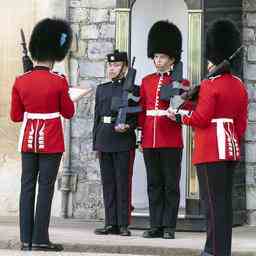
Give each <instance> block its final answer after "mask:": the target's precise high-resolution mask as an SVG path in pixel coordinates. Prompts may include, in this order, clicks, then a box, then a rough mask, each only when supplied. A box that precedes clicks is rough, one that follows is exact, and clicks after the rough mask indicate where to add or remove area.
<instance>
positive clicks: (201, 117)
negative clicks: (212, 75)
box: [182, 80, 216, 128]
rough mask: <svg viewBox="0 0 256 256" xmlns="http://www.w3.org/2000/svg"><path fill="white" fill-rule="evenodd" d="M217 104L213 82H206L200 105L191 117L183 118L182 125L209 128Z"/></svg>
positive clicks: (201, 90)
mask: <svg viewBox="0 0 256 256" xmlns="http://www.w3.org/2000/svg"><path fill="white" fill-rule="evenodd" d="M215 104H216V95H215V93H214V90H213V87H212V84H211V81H209V80H205V81H203V82H202V84H201V88H200V92H199V98H198V104H197V106H196V109H195V111H193V112H192V114H191V115H190V116H183V118H182V123H184V124H186V125H190V126H192V127H201V128H203V127H207V126H208V125H210V122H211V119H212V118H213V115H214V111H215Z"/></svg>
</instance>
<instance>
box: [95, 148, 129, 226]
mask: <svg viewBox="0 0 256 256" xmlns="http://www.w3.org/2000/svg"><path fill="white" fill-rule="evenodd" d="M99 161H100V170H101V180H102V186H103V199H104V205H105V225H106V226H108V225H118V226H128V225H129V222H130V211H131V209H130V208H131V203H130V194H131V191H130V189H131V175H132V168H133V162H134V150H131V151H123V152H114V153H112V152H111V153H109V152H100V157H99Z"/></svg>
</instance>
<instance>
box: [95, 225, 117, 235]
mask: <svg viewBox="0 0 256 256" xmlns="http://www.w3.org/2000/svg"><path fill="white" fill-rule="evenodd" d="M94 234H96V235H108V234H110V235H119V234H120V230H119V227H118V226H116V225H112V226H105V227H104V228H96V229H95V230H94Z"/></svg>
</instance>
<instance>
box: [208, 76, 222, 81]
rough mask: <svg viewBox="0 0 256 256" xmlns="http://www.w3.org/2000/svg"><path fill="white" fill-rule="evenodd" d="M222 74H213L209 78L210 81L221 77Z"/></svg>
mask: <svg viewBox="0 0 256 256" xmlns="http://www.w3.org/2000/svg"><path fill="white" fill-rule="evenodd" d="M221 76H222V75H217V76H213V77H210V78H209V80H210V81H214V80H216V79H218V78H220V77H221Z"/></svg>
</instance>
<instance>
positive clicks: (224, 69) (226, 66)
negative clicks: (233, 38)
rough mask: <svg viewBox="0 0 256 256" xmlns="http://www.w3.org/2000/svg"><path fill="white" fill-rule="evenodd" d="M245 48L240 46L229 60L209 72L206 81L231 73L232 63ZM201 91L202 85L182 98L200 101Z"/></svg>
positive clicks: (195, 87) (192, 89) (192, 88)
mask: <svg viewBox="0 0 256 256" xmlns="http://www.w3.org/2000/svg"><path fill="white" fill-rule="evenodd" d="M243 48H244V46H243V45H242V46H240V47H239V48H238V49H237V50H236V51H235V52H234V53H233V54H232V55H231V56H230V57H229V58H228V59H225V60H223V61H222V62H221V63H220V64H219V65H217V66H216V67H215V68H214V69H213V70H212V71H211V72H209V74H208V75H207V76H206V79H209V78H211V77H214V76H218V75H221V74H223V73H229V72H231V71H232V70H231V64H230V62H231V61H232V60H233V59H234V58H235V57H236V56H237V55H238V54H239V52H240V51H241V50H242V49H243ZM199 91H200V85H197V86H194V87H191V89H189V90H188V91H186V92H184V93H183V94H182V95H181V98H182V99H184V100H190V101H196V100H197V99H198V95H199Z"/></svg>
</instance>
